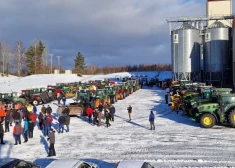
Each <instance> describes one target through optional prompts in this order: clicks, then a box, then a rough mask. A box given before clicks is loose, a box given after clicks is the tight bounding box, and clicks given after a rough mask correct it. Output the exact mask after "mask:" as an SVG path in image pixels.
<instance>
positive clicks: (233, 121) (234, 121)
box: [229, 110, 235, 127]
mask: <svg viewBox="0 0 235 168" xmlns="http://www.w3.org/2000/svg"><path fill="white" fill-rule="evenodd" d="M229 123H230V125H231V126H232V127H235V111H234V110H233V111H231V112H230V114H229Z"/></svg>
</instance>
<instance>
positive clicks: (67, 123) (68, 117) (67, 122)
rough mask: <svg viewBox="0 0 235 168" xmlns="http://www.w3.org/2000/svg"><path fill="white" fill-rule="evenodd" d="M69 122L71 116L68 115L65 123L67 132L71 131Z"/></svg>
mask: <svg viewBox="0 0 235 168" xmlns="http://www.w3.org/2000/svg"><path fill="white" fill-rule="evenodd" d="M69 124H70V116H69V115H68V116H66V119H65V125H66V128H67V129H66V132H69Z"/></svg>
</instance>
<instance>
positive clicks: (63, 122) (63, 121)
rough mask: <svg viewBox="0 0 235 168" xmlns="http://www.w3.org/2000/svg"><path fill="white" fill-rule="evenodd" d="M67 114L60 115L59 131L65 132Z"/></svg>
mask: <svg viewBox="0 0 235 168" xmlns="http://www.w3.org/2000/svg"><path fill="white" fill-rule="evenodd" d="M65 120H66V118H65V114H64V115H62V116H60V117H59V119H58V122H59V131H58V133H60V132H61V133H63V132H64V124H65Z"/></svg>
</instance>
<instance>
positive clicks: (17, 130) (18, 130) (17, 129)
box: [13, 121, 23, 145]
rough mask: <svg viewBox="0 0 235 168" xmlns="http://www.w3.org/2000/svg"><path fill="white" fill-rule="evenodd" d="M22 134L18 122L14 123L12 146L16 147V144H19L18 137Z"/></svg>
mask: <svg viewBox="0 0 235 168" xmlns="http://www.w3.org/2000/svg"><path fill="white" fill-rule="evenodd" d="M22 132H23V128H22V126H21V125H20V123H19V121H16V123H15V126H14V128H13V135H14V138H15V144H14V145H18V143H19V144H21V138H20V135H21V133H22Z"/></svg>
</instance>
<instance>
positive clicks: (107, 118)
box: [105, 109, 111, 127]
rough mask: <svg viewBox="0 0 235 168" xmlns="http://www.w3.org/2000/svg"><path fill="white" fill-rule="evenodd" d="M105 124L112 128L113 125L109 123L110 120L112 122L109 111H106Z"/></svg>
mask: <svg viewBox="0 0 235 168" xmlns="http://www.w3.org/2000/svg"><path fill="white" fill-rule="evenodd" d="M105 113H106V114H105V123H106V125H107V127H110V126H111V124H110V123H109V120H110V117H111V116H110V112H109V110H108V109H106V111H105Z"/></svg>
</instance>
